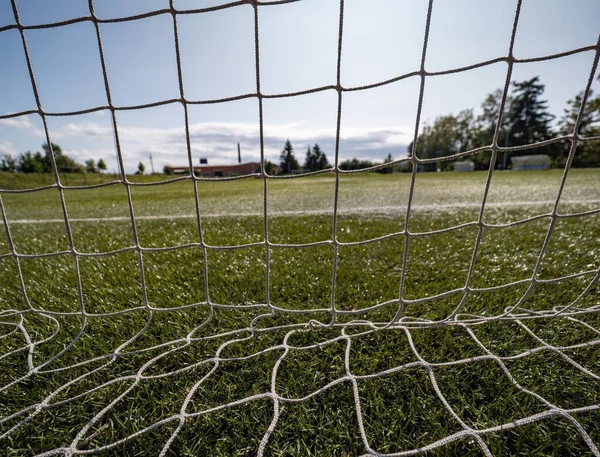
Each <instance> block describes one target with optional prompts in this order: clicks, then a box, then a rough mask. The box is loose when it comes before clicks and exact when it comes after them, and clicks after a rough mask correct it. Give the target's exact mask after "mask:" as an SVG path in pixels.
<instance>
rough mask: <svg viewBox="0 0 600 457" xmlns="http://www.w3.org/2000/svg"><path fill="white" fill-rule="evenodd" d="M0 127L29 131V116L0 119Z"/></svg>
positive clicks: (30, 126)
mask: <svg viewBox="0 0 600 457" xmlns="http://www.w3.org/2000/svg"><path fill="white" fill-rule="evenodd" d="M0 126H3V127H14V128H17V129H30V128H32V127H33V125H32V124H31V121H30V120H29V116H19V117H9V118H7V119H0Z"/></svg>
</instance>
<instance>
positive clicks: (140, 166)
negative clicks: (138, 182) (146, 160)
mask: <svg viewBox="0 0 600 457" xmlns="http://www.w3.org/2000/svg"><path fill="white" fill-rule="evenodd" d="M144 171H146V166H145V165H144V164H143V163H142V162H140V163H138V169H137V172H136V174H138V175H143V174H144Z"/></svg>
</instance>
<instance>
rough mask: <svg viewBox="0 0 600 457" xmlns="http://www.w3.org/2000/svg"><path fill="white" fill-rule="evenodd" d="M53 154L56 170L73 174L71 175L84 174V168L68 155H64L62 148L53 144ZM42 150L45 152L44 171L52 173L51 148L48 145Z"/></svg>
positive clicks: (43, 146)
mask: <svg viewBox="0 0 600 457" xmlns="http://www.w3.org/2000/svg"><path fill="white" fill-rule="evenodd" d="M51 146H52V153H53V154H54V162H55V163H56V168H57V169H58V171H63V172H71V173H82V172H83V169H84V168H83V166H82V165H81V164H80V163H78V162H76V161H75V160H73V159H72V158H71V157H69V156H68V155H66V154H64V153H63V151H62V148H61V147H60V146H59V145H57V144H55V143H51ZM42 149H43V150H44V157H43V159H42V162H43V165H44V171H45V172H47V173H50V172H52V159H51V155H50V148H49V147H48V144H47V143H44V144H43V145H42Z"/></svg>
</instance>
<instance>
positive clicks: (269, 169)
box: [265, 160, 275, 175]
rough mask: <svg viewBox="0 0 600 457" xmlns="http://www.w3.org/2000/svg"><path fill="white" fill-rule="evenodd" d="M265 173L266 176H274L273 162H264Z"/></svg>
mask: <svg viewBox="0 0 600 457" xmlns="http://www.w3.org/2000/svg"><path fill="white" fill-rule="evenodd" d="M265 172H266V173H267V174H268V175H273V174H275V165H274V164H273V162H271V161H270V160H267V161H266V162H265Z"/></svg>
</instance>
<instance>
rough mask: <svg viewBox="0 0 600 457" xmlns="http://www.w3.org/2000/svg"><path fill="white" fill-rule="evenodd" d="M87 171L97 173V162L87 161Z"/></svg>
mask: <svg viewBox="0 0 600 457" xmlns="http://www.w3.org/2000/svg"><path fill="white" fill-rule="evenodd" d="M85 171H86V173H96V162H94V159H87V160H86V161H85Z"/></svg>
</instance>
